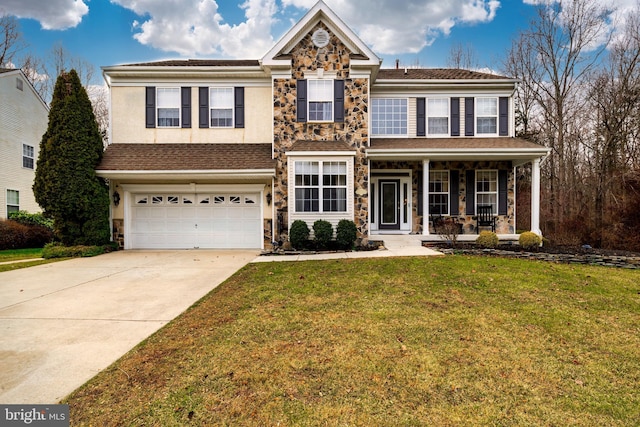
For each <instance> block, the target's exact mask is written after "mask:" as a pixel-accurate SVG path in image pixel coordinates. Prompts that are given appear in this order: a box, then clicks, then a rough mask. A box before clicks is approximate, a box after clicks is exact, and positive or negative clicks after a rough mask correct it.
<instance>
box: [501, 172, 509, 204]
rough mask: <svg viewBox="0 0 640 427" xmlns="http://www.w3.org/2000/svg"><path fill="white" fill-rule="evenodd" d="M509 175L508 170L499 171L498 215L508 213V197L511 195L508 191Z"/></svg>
mask: <svg viewBox="0 0 640 427" xmlns="http://www.w3.org/2000/svg"><path fill="white" fill-rule="evenodd" d="M507 177H508V171H506V170H499V171H498V215H506V214H507V197H508V195H509V193H508V191H507Z"/></svg>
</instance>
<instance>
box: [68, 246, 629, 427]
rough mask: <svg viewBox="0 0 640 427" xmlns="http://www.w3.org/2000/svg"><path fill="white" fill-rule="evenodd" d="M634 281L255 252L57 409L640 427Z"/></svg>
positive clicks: (620, 273) (259, 421)
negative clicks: (263, 258)
mask: <svg viewBox="0 0 640 427" xmlns="http://www.w3.org/2000/svg"><path fill="white" fill-rule="evenodd" d="M639 277H640V275H639V274H638V272H634V271H628V270H617V269H611V268H603V267H583V266H571V265H558V264H551V263H544V262H534V261H525V260H513V259H502V258H483V257H472V256H448V257H433V258H418V257H414V258H377V259H358V260H332V261H308V262H293V263H277V262H276V263H267V264H250V265H248V266H247V267H245V268H244V269H242V270H241V271H240V272H238V273H237V274H235V275H234V276H233V277H232V278H230V279H229V280H228V281H226V282H225V283H224V284H222V285H220V286H219V287H218V288H217V289H215V290H214V291H212V292H211V293H210V294H209V295H208V296H206V297H205V298H203V299H202V300H201V301H200V302H199V303H198V304H196V305H195V306H193V307H192V308H191V309H189V310H188V311H187V312H186V313H184V314H183V315H182V316H180V317H179V318H178V319H176V320H175V321H173V322H171V323H170V324H169V325H167V326H166V327H165V328H163V329H162V330H161V331H159V332H158V333H156V334H154V335H153V336H152V337H150V338H149V339H148V340H146V341H145V342H144V343H142V344H141V345H139V346H138V347H136V348H135V349H134V350H132V351H131V352H129V353H128V354H127V355H126V356H124V357H123V358H122V359H121V360H119V361H118V362H116V363H115V364H114V365H113V366H111V367H109V368H108V369H106V370H105V371H104V372H102V373H100V374H99V375H98V376H96V377H95V378H94V379H93V380H91V381H90V382H89V383H88V384H86V385H85V386H83V387H82V388H80V389H78V390H77V391H76V392H74V393H73V394H72V395H71V396H69V397H68V398H67V399H66V400H65V401H64V403H68V404H69V405H70V409H71V422H72V424H73V425H163V426H169V425H186V424H193V425H255V426H272V425H296V426H297V425H363V426H372V425H376V426H387V425H388V426H397V425H406V426H414V425H437V426H448V425H522V426H525V425H526V426H529V425H562V426H572V425H573V426H602V425H607V426H616V425H617V426H626V425H637V424H636V423H637V422H638V420H640V393H638V388H639V387H640V280H638V279H639ZM149 286H150V289H152V287H153V284H152V283H150V284H149Z"/></svg>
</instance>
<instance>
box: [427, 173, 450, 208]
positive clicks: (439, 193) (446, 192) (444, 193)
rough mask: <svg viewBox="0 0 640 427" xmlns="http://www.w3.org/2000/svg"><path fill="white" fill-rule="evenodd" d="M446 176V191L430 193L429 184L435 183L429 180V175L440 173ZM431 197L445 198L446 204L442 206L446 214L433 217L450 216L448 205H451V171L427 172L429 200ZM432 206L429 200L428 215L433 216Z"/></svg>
mask: <svg viewBox="0 0 640 427" xmlns="http://www.w3.org/2000/svg"><path fill="white" fill-rule="evenodd" d="M443 172H444V173H445V174H446V177H447V181H446V182H447V189H446V191H432V190H431V183H432V182H435V181H433V180H432V179H431V174H435V173H438V174H442V173H443ZM432 195H441V196H442V195H444V196H446V203H445V204H444V205H445V207H446V212H440V213H438V214H435V215H442V216H450V215H451V210H450V205H451V200H450V198H451V171H450V170H448V169H433V170H431V169H430V170H429V198H431V196H432ZM433 206H434V205H433V204H432V203H431V200H429V213H430V214H433V212H434V209H433Z"/></svg>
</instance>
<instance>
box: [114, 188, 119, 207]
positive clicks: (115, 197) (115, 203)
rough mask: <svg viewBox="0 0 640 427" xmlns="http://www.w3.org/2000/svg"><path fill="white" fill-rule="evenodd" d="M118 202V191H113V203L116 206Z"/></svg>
mask: <svg viewBox="0 0 640 427" xmlns="http://www.w3.org/2000/svg"><path fill="white" fill-rule="evenodd" d="M119 204H120V193H118V191H117V190H116V191H114V192H113V205H114V206H118V205H119Z"/></svg>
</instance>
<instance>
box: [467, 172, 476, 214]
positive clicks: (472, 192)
mask: <svg viewBox="0 0 640 427" xmlns="http://www.w3.org/2000/svg"><path fill="white" fill-rule="evenodd" d="M466 185H467V188H466V198H465V199H466V202H467V203H466V204H467V208H466V214H467V215H475V213H476V188H475V187H476V171H474V170H468V171H467V184H466Z"/></svg>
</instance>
